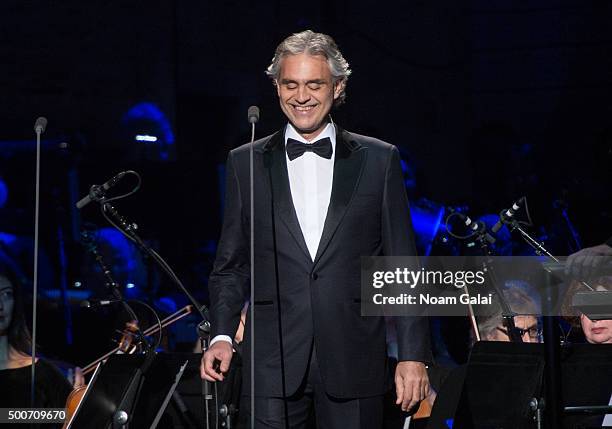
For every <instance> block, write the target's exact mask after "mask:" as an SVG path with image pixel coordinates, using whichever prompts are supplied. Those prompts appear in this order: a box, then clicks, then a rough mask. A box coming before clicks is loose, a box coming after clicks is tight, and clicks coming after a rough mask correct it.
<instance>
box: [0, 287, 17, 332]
mask: <svg viewBox="0 0 612 429" xmlns="http://www.w3.org/2000/svg"><path fill="white" fill-rule="evenodd" d="M14 304H15V299H14V298H13V285H12V284H11V282H10V281H9V280H8V279H7V278H6V277H2V276H0V335H7V334H8V328H9V326H10V325H11V319H12V318H13V306H14Z"/></svg>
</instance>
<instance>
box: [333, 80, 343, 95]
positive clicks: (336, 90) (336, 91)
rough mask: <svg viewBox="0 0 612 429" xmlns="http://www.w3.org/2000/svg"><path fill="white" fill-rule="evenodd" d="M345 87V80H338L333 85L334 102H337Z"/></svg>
mask: <svg viewBox="0 0 612 429" xmlns="http://www.w3.org/2000/svg"><path fill="white" fill-rule="evenodd" d="M345 86H346V79H340V80H338V81H336V82H335V83H334V100H337V99H338V97H340V94H342V91H344V87H345Z"/></svg>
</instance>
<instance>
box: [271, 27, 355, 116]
mask: <svg viewBox="0 0 612 429" xmlns="http://www.w3.org/2000/svg"><path fill="white" fill-rule="evenodd" d="M303 53H307V54H308V55H322V56H323V57H325V58H326V59H327V64H328V65H329V70H330V72H331V74H332V77H333V83H334V84H335V83H336V82H338V81H343V87H342V92H341V93H340V96H339V97H338V98H337V99H336V101H335V102H334V106H339V105H340V104H342V103H344V100H345V99H346V91H345V90H346V81H347V79H348V77H349V76H350V74H351V70H350V69H349V64H348V62H347V61H346V60H345V59H344V57H343V56H342V53H341V52H340V50H339V49H338V45H336V42H334V39H332V38H331V37H330V36H328V35H327V34H323V33H315V32H314V31H311V30H306V31H302V32H300V33H294V34H293V35H291V36H289V37H287V38H286V39H285V40H283V41H282V42H281V43H280V45H278V47H277V48H276V52H275V53H274V58H272V63H271V64H270V66H268V68H267V70H266V74H267V75H268V76H270V78H271V79H272V80H273V81H274V82H276V81H277V79H278V76H279V73H280V62H281V60H282V59H283V58H284V57H286V56H287V55H298V54H303Z"/></svg>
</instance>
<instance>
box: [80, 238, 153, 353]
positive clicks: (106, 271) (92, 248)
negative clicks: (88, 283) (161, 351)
mask: <svg viewBox="0 0 612 429" xmlns="http://www.w3.org/2000/svg"><path fill="white" fill-rule="evenodd" d="M81 237H82V238H83V240H84V242H85V245H86V246H87V250H88V251H89V252H90V253H91V254H92V255H93V256H94V258H95V260H96V263H97V264H98V266H99V267H100V269H101V270H102V274H103V275H104V278H105V279H106V282H105V283H104V285H105V286H106V288H107V289H108V290H109V291H110V293H111V294H112V295H113V296H114V297H115V299H116V300H117V301H119V302H121V305H122V306H123V308H124V309H125V311H126V312H127V313H128V315H129V317H130V319H131V320H134V321H135V322H136V337H137V339H138V341H139V342H140V343H142V344H144V345H145V350H147V351H149V350H150V349H151V345H150V344H149V342H148V341H147V340H146V338H145V337H144V335H143V334H142V331H141V330H140V327H139V326H138V317H137V316H136V313H135V312H134V310H133V309H132V307H131V306H130V305H129V304H128V302H127V301H126V300H125V298H124V297H123V294H122V293H121V290H120V289H119V283H117V282H116V281H115V278H114V277H113V273H112V271H111V270H110V268H109V267H108V265H106V262H104V257H103V256H102V255H101V254H100V253H99V252H98V249H97V248H96V245H95V244H94V243H93V241H92V240H91V237H90V236H89V234H88V233H87V232H85V231H84V232H83V233H82V234H81ZM156 316H157V313H156ZM158 319H159V317H158Z"/></svg>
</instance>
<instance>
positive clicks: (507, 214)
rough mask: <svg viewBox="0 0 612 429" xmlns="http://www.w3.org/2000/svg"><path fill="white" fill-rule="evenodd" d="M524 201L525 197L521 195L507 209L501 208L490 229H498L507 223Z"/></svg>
mask: <svg viewBox="0 0 612 429" xmlns="http://www.w3.org/2000/svg"><path fill="white" fill-rule="evenodd" d="M524 202H525V197H521V198H519V199H518V200H517V201H516V202H514V203H512V207H510V208H509V209H508V210H502V212H501V213H500V214H499V220H498V221H497V223H496V224H495V225H493V228H491V231H492V232H493V233H496V232H497V231H499V230H500V229H501V227H502V225H503V224H504V223H507V222H508V221H509V220H510V219H512V218H513V217H514V215H515V214H516V212H518V211H519V210H520V208H521V206H522V205H523V203H524Z"/></svg>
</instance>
